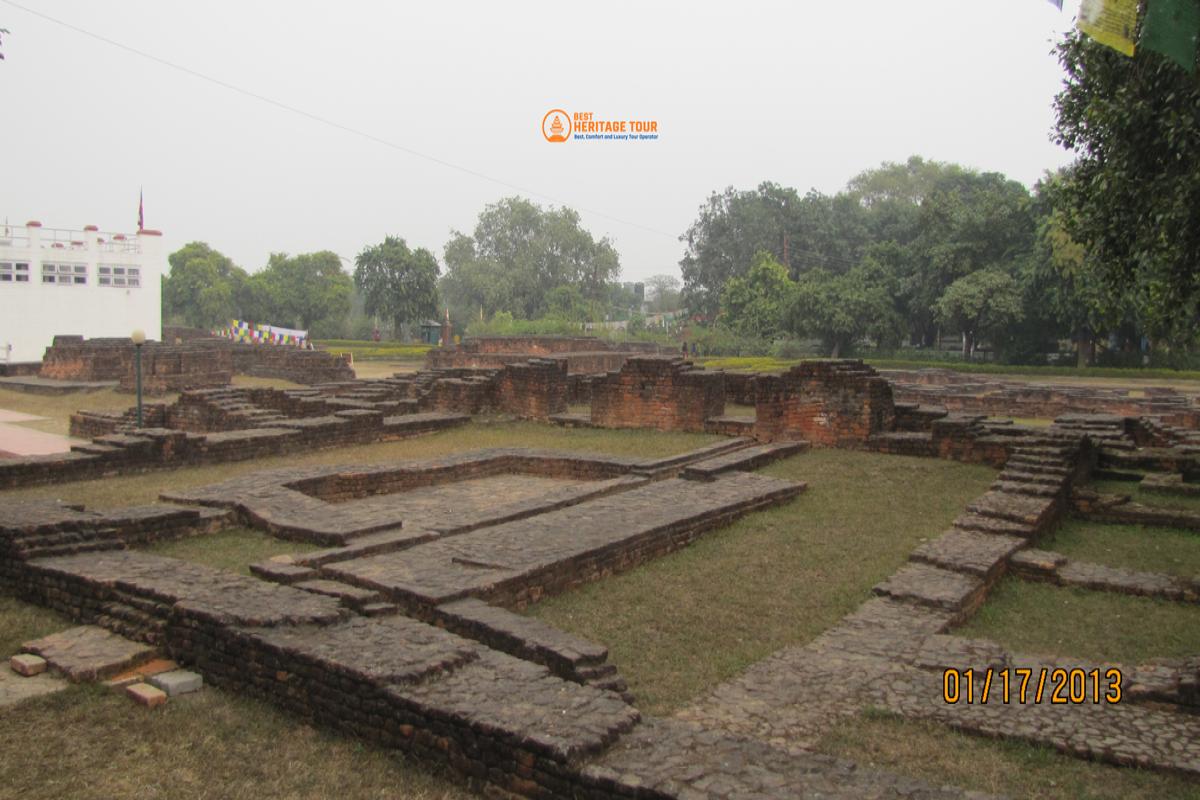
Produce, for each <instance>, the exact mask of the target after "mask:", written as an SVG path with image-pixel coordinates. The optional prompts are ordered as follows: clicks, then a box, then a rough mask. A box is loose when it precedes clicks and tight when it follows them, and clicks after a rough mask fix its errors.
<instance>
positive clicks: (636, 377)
mask: <svg viewBox="0 0 1200 800" xmlns="http://www.w3.org/2000/svg"><path fill="white" fill-rule="evenodd" d="M723 413H725V373H723V372H708V371H705V370H704V369H697V368H696V367H694V366H693V365H692V363H691V362H690V361H684V360H683V359H682V358H675V357H671V356H635V357H633V358H630V359H628V360H627V361H626V362H625V365H624V366H623V367H622V368H621V369H620V371H619V372H610V373H608V374H607V375H604V376H602V377H598V378H596V379H595V380H593V381H592V410H591V421H592V424H594V425H598V426H600V427H605V428H654V429H656V430H660V431H703V430H704V424H705V421H706V420H707V419H709V418H710V417H719V416H721V415H722V414H723Z"/></svg>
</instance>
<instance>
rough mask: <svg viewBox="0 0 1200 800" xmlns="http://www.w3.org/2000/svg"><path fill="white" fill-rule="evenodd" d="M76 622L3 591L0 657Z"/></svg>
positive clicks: (0, 597) (0, 614) (0, 619)
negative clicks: (7, 594) (5, 593)
mask: <svg viewBox="0 0 1200 800" xmlns="http://www.w3.org/2000/svg"><path fill="white" fill-rule="evenodd" d="M72 624H74V623H72V622H71V621H70V620H69V619H67V618H66V617H64V616H62V615H61V614H59V613H57V612H54V611H51V610H50V609H47V608H42V607H41V606H35V605H31V604H29V603H23V602H21V601H20V600H17V599H16V598H13V597H8V596H6V595H0V658H8V657H9V656H11V655H13V654H14V653H16V652H17V650H18V649H19V648H20V647H21V645H22V644H24V643H25V642H28V641H30V640H32V639H40V638H42V637H43V636H48V635H49V634H51V633H54V632H55V631H61V630H63V629H64V628H69V627H71V625H72ZM0 727H2V726H0ZM0 785H3V784H0Z"/></svg>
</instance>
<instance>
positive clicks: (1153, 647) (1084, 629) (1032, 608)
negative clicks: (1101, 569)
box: [956, 578, 1200, 665]
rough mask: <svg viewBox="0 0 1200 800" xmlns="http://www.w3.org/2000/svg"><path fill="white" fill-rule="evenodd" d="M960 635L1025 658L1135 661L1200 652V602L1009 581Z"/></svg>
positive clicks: (1015, 579)
mask: <svg viewBox="0 0 1200 800" xmlns="http://www.w3.org/2000/svg"><path fill="white" fill-rule="evenodd" d="M956 633H959V634H961V635H963V636H969V637H981V638H985V639H993V640H995V641H998V642H1000V643H1001V644H1002V645H1004V646H1005V647H1006V648H1008V649H1009V650H1010V651H1012V652H1014V653H1019V654H1021V655H1027V656H1073V657H1076V658H1081V659H1086V660H1088V661H1093V662H1102V663H1112V662H1117V663H1121V664H1127V665H1132V664H1138V663H1141V662H1143V661H1146V660H1149V659H1151V658H1177V657H1181V656H1193V655H1196V654H1197V653H1200V606H1195V605H1187V604H1184V603H1172V602H1168V601H1163V600H1153V599H1150V598H1146V597H1131V596H1129V595H1123V594H1116V593H1112V592H1093V591H1088V590H1086V589H1075V588H1068V587H1060V586H1052V585H1050V584H1044V583H1033V582H1029V581H1024V580H1021V579H1020V578H1006V579H1004V580H1002V581H1001V582H1000V584H999V585H998V586H997V587H996V589H995V590H994V591H993V592H992V594H991V596H990V597H989V598H988V601H987V602H986V603H984V605H983V608H982V609H980V611H979V613H978V614H976V615H975V617H974V618H972V619H971V620H970V621H969V622H968V623H967V624H966V625H964V626H963V627H961V628H959V629H958V630H957V631H956Z"/></svg>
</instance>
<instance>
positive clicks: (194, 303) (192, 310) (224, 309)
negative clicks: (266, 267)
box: [162, 242, 247, 328]
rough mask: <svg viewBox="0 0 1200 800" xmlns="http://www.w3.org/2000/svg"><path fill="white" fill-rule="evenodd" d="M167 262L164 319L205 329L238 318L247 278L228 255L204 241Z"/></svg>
mask: <svg viewBox="0 0 1200 800" xmlns="http://www.w3.org/2000/svg"><path fill="white" fill-rule="evenodd" d="M167 262H168V263H169V264H170V267H171V269H170V274H168V275H166V276H164V278H163V285H162V310H163V316H164V317H166V318H167V319H172V320H181V321H183V322H185V323H186V324H188V325H192V326H194V327H198V328H208V327H213V326H216V325H222V324H228V322H229V320H230V319H233V318H235V317H238V316H240V311H241V307H242V299H243V293H244V287H245V284H246V280H247V276H246V272H245V271H244V270H243V269H241V268H240V267H238V266H237V265H236V264H234V263H233V261H232V260H231V259H230V258H229V257H228V256H225V255H223V254H222V253H220V252H219V251H217V250H214V249H213V248H211V247H209V246H208V245H207V244H205V243H204V242H191V243H189V244H186V245H184V246H183V247H181V248H179V249H178V250H176V251H175V252H174V253H171V255H169V256H167Z"/></svg>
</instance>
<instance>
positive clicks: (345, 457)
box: [0, 419, 722, 508]
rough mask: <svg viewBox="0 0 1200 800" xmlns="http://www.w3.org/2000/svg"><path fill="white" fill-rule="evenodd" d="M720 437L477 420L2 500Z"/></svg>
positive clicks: (675, 449) (109, 502)
mask: <svg viewBox="0 0 1200 800" xmlns="http://www.w3.org/2000/svg"><path fill="white" fill-rule="evenodd" d="M721 438H722V437H719V436H709V435H707V434H699V433H662V432H658V431H645V430H599V429H578V430H571V429H567V428H560V427H557V426H553V425H540V424H537V423H533V422H503V421H489V420H486V419H484V420H477V421H474V422H471V423H469V424H467V425H464V426H461V427H459V428H453V429H451V430H447V431H441V432H439V433H432V434H428V435H425V436H418V437H415V438H412V439H403V440H401V441H397V442H383V443H379V444H366V445H356V446H354V447H339V448H334V449H330V450H315V451H309V452H305V453H295V454H292V455H285V456H274V457H271V458H258V459H254V460H252V461H239V462H232V463H228V464H213V465H210V466H203V467H187V468H184V469H177V470H159V471H156V472H149V473H146V474H143V475H122V476H118V477H114V478H104V479H101V480H92V481H75V482H71V483H63V484H61V485H58V486H33V487H29V488H27V489H14V490H11V491H7V492H3V493H2V494H0V497H2V498H4V499H5V500H17V499H21V500H25V499H35V498H57V499H60V500H65V501H68V502H75V503H84V504H85V505H87V506H88V507H90V508H119V507H121V506H129V505H138V504H142V503H153V502H155V501H156V500H157V499H158V497H159V495H160V494H162V493H163V492H165V491H168V490H170V489H181V488H185V487H193V486H206V485H208V484H210V483H217V482H218V481H224V480H228V479H230V478H235V477H237V476H239V475H250V474H255V473H258V472H262V471H263V470H268V469H280V468H285V467H298V466H312V465H318V464H320V465H323V464H380V463H387V462H389V461H404V460H410V459H424V458H433V457H436V456H442V455H446V454H447V453H456V452H460V451H463V450H479V449H483V448H489V447H530V448H544V449H550V450H567V451H572V452H579V453H602V454H608V455H616V456H627V457H631V458H655V457H660V456H668V455H674V454H676V453H682V452H684V451H687V450H692V449H695V448H697V447H700V446H702V445H706V444H710V443H712V442H715V441H718V440H719V439H721Z"/></svg>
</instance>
